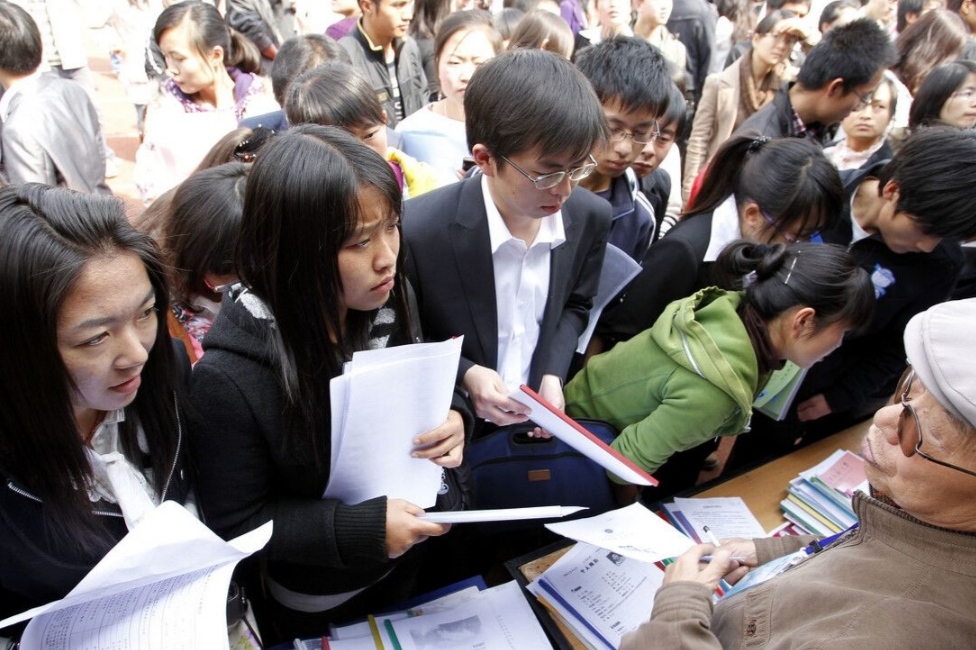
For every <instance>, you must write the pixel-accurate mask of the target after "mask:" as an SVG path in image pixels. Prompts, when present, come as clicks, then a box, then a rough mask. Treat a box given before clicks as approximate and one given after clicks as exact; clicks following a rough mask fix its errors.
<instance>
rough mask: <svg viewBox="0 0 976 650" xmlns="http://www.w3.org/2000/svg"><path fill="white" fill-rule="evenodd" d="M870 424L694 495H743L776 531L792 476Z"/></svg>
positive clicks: (856, 445)
mask: <svg viewBox="0 0 976 650" xmlns="http://www.w3.org/2000/svg"><path fill="white" fill-rule="evenodd" d="M870 425H871V422H870V421H865V422H862V423H861V424H856V425H854V426H852V427H850V428H848V429H844V430H843V431H841V432H839V433H835V434H834V435H832V436H829V437H827V438H824V439H823V440H820V441H818V442H815V443H813V444H811V445H808V446H806V447H803V448H801V449H797V450H796V451H794V452H793V453H791V454H789V455H787V456H783V457H782V458H777V459H776V460H773V461H770V462H768V463H766V464H764V465H760V466H759V467H757V468H755V469H753V470H750V471H748V472H745V473H744V474H740V475H739V476H736V477H735V478H731V479H729V480H727V481H723V482H722V483H719V484H718V485H715V486H713V487H711V488H709V489H707V490H703V491H702V492H698V493H696V494H694V495H692V496H695V497H741V498H742V499H743V501H745V502H746V505H747V506H749V509H750V510H751V511H752V514H754V515H755V516H756V519H758V520H759V523H760V524H762V526H763V528H764V529H766V530H767V531H769V530H772V529H773V528H776V527H777V526H780V525H781V524H783V523H785V521H786V520H785V519H784V518H783V513H782V512H781V511H780V509H779V502H780V501H782V500H783V499H785V498H786V488H787V487H788V486H789V484H790V479H793V478H795V477H796V475H797V474H799V473H800V472H801V471H803V470H805V469H809V468H810V467H813V466H814V465H816V464H817V463H819V462H820V461H822V460H824V459H825V458H827V457H828V456H830V455H831V454H832V453H834V451H836V450H837V449H847V450H850V451H855V452H856V451H858V450H859V449H860V445H861V438H863V437H864V434H865V433H867V430H868V427H869V426H870ZM568 550H569V546H567V547H566V548H562V549H559V550H558V551H554V552H552V553H548V554H546V555H543V556H541V557H538V558H536V559H534V560H532V561H530V562H526V563H525V564H522V565H520V566H519V571H520V572H521V573H522V575H523V576H524V577H525V578H526V580H529V581H532V580H534V579H535V578H536V577H538V576H539V575H541V574H542V573H543V572H544V571H545V570H546V569H548V568H549V567H550V566H552V564H553V563H554V562H555V561H556V560H558V559H559V558H560V557H562V556H563V555H564V554H565V553H566V552H567V551H568ZM527 597H529V598H531V597H532V596H531V595H527ZM554 622H555V624H556V626H557V627H558V628H559V630H560V631H561V632H562V633H563V636H564V637H565V640H566V643H567V645H568V646H569V647H570V648H573V649H574V650H585V649H586V646H585V645H583V644H582V643H581V642H580V641H579V640H578V639H577V638H576V636H575V635H574V634H573V633H572V632H570V631H569V629H568V627H567V626H566V625H565V624H563V622H562V621H560V620H558V619H556V620H555V621H554Z"/></svg>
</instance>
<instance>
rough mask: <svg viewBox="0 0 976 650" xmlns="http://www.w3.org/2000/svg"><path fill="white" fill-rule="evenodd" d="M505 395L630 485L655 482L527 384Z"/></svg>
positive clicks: (545, 426)
mask: <svg viewBox="0 0 976 650" xmlns="http://www.w3.org/2000/svg"><path fill="white" fill-rule="evenodd" d="M509 397H511V398H512V399H514V400H515V401H517V402H519V403H520V404H524V405H525V406H528V407H529V409H531V412H530V413H529V419H531V420H532V421H533V422H535V423H536V424H538V425H539V426H540V427H542V428H543V429H545V430H546V431H548V432H549V433H551V434H552V435H553V436H555V437H556V438H559V439H560V440H562V441H563V442H565V443H566V444H567V445H569V446H570V447H572V448H573V449H575V450H577V451H578V452H580V453H581V454H583V455H584V456H586V457H587V458H589V459H590V460H592V461H593V462H595V463H596V464H598V465H600V466H601V467H603V468H604V469H605V470H607V471H608V472H610V473H611V474H613V475H614V476H617V477H618V478H620V479H621V480H623V481H626V482H627V483H631V484H633V485H648V486H651V487H654V486H656V485H657V479H656V478H654V477H653V476H651V475H650V474H648V473H647V472H645V471H644V470H642V469H641V468H640V467H638V466H637V465H636V464H635V463H634V462H633V461H632V460H630V459H628V458H624V456H622V455H621V454H620V452H618V451H617V450H616V449H613V448H612V447H610V446H609V445H607V444H606V443H605V442H603V441H602V440H600V439H599V438H597V437H596V436H594V435H593V434H592V433H590V432H589V431H587V430H586V429H585V428H583V427H582V426H581V425H580V424H579V423H578V422H576V420H574V419H573V418H571V417H569V416H568V415H566V414H565V413H563V412H562V411H559V410H558V409H556V408H555V407H553V405H552V404H550V403H549V402H548V401H546V400H545V399H543V398H542V396H540V395H539V394H538V393H537V392H535V391H534V390H532V389H531V388H529V387H528V386H525V385H523V386H521V387H519V389H518V390H517V391H514V392H513V393H512V394H511V395H509Z"/></svg>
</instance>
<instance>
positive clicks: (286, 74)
mask: <svg viewBox="0 0 976 650" xmlns="http://www.w3.org/2000/svg"><path fill="white" fill-rule="evenodd" d="M332 60H338V61H342V62H344V63H351V61H350V60H349V54H348V53H346V51H345V50H344V49H342V48H341V47H340V46H339V44H338V43H337V42H335V41H334V40H333V39H331V38H329V37H328V36H325V35H323V34H303V35H301V36H292V37H291V38H289V39H288V40H286V41H285V42H284V43H282V44H281V47H279V48H278V54H277V56H275V60H274V65H273V66H272V67H271V89H272V90H273V91H274V96H275V101H276V102H278V105H279V106H284V105H285V95H286V93H287V92H288V86H290V85H291V83H292V82H293V81H295V79H297V78H298V76H299V75H300V74H302V73H303V72H306V71H308V70H311V69H312V68H315V67H318V66H320V65H322V64H323V63H325V62H326V61H332Z"/></svg>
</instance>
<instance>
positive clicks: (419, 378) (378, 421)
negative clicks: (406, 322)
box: [324, 338, 462, 508]
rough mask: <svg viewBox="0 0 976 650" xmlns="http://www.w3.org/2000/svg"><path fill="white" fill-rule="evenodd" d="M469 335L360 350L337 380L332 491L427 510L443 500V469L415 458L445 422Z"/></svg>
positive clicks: (346, 498)
mask: <svg viewBox="0 0 976 650" xmlns="http://www.w3.org/2000/svg"><path fill="white" fill-rule="evenodd" d="M461 342H462V339H461V338H456V339H451V340H448V341H444V342H442V343H418V344H413V345H402V346H398V347H393V348H384V349H382V350H368V351H363V352H357V353H355V354H354V355H353V359H352V361H351V362H350V363H348V364H346V372H345V373H344V374H343V375H341V376H339V377H335V378H334V379H333V380H332V382H331V383H330V386H329V388H330V392H331V399H332V469H331V474H330V477H329V484H328V486H327V487H326V489H325V495H324V496H326V497H329V498H334V499H339V500H341V501H343V502H344V503H362V502H363V501H366V500H368V499H372V498H374V497H378V496H383V495H386V496H389V497H394V498H399V499H405V500H407V501H409V502H411V503H413V504H416V505H418V506H420V507H421V508H429V507H431V506H433V505H434V503H435V501H436V500H437V492H438V490H439V489H440V486H441V473H442V469H441V468H440V467H438V466H437V465H435V464H434V463H432V462H431V461H430V460H426V459H418V458H412V457H411V455H410V454H411V452H413V449H414V444H413V440H414V439H415V438H416V437H417V436H418V435H420V434H422V433H426V432H428V431H430V430H432V429H435V428H437V427H438V426H440V425H442V424H444V422H445V421H446V420H447V414H448V412H449V411H450V408H451V399H452V397H453V394H454V384H455V379H456V377H457V368H458V361H459V360H460V357H461Z"/></svg>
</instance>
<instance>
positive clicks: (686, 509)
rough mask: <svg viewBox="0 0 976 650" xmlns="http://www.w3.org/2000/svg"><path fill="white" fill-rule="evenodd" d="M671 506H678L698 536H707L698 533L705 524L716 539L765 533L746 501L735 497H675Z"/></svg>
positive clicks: (764, 534) (748, 536)
mask: <svg viewBox="0 0 976 650" xmlns="http://www.w3.org/2000/svg"><path fill="white" fill-rule="evenodd" d="M674 505H676V506H677V507H678V510H679V511H680V512H681V514H682V515H684V517H685V520H686V521H687V522H688V524H689V525H690V526H691V527H692V528H693V529H694V530H695V531H696V534H697V535H698V537H699V538H700V539H703V540H705V539H708V536H707V535H702V529H703V528H704V527H705V526H708V530H709V532H711V533H712V534H713V535H715V537H716V538H717V539H725V538H728V537H744V538H746V539H753V538H755V537H765V536H766V531H765V530H764V529H763V527H762V524H760V523H759V520H758V519H756V516H755V515H753V514H752V511H751V510H749V506H747V505H746V502H745V501H743V500H742V499H741V498H739V497H712V498H708V499H700V498H699V499H682V498H675V500H674Z"/></svg>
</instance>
